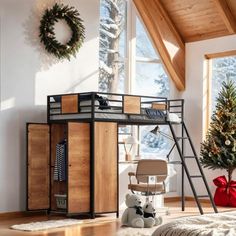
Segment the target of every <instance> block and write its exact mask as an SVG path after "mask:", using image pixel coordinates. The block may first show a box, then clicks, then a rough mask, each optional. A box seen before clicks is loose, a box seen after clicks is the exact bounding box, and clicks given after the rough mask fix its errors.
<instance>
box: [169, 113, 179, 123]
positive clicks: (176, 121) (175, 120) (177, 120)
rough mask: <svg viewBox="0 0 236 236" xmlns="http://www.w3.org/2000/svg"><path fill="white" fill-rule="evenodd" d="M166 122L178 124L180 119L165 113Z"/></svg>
mask: <svg viewBox="0 0 236 236" xmlns="http://www.w3.org/2000/svg"><path fill="white" fill-rule="evenodd" d="M167 121H170V122H174V123H180V122H181V119H180V118H179V116H178V115H177V114H175V113H170V112H167Z"/></svg>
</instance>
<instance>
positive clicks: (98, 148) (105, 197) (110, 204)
mask: <svg viewBox="0 0 236 236" xmlns="http://www.w3.org/2000/svg"><path fill="white" fill-rule="evenodd" d="M94 139H95V140H94V142H95V145H94V148H95V151H94V159H95V195H94V196H95V213H102V212H114V211H117V201H118V200H117V123H112V122H95V136H94Z"/></svg>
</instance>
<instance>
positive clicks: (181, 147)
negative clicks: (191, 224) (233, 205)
mask: <svg viewBox="0 0 236 236" xmlns="http://www.w3.org/2000/svg"><path fill="white" fill-rule="evenodd" d="M168 124H169V127H170V130H171V134H172V136H173V141H174V146H173V147H172V148H171V151H170V152H169V154H168V155H167V157H168V156H169V155H170V153H171V152H172V150H173V149H174V147H175V146H176V148H177V151H178V153H179V156H180V159H181V161H180V164H182V211H184V208H185V198H184V172H185V173H186V176H187V179H188V181H189V184H190V187H191V189H192V192H193V195H194V198H195V201H196V203H197V206H198V209H199V212H200V213H201V214H204V212H203V209H202V205H201V202H200V198H209V199H210V202H211V206H212V208H213V209H214V212H215V213H218V210H217V208H216V205H215V203H214V201H213V197H212V195H211V192H210V189H209V186H208V183H207V180H206V177H205V175H204V172H203V169H202V166H201V164H200V162H199V159H198V157H197V153H196V150H195V148H194V146H193V143H192V140H191V138H190V136H189V133H188V130H187V128H186V125H185V123H184V122H183V121H182V122H181V123H180V124H181V126H182V136H181V137H177V136H176V134H175V130H174V128H173V124H172V123H171V122H168ZM180 140H182V145H180V143H179V141H180ZM185 140H186V141H188V142H189V144H190V148H191V151H192V153H193V155H192V156H185V155H184V141H185ZM185 159H195V161H196V164H197V167H198V170H199V172H200V174H199V175H191V174H190V172H189V170H188V167H187V165H186V162H185ZM173 163H174V162H173ZM197 178H199V179H202V180H203V183H204V185H205V188H206V190H207V195H198V194H197V192H196V189H195V187H194V183H193V179H197Z"/></svg>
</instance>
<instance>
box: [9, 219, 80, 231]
mask: <svg viewBox="0 0 236 236" xmlns="http://www.w3.org/2000/svg"><path fill="white" fill-rule="evenodd" d="M81 223H83V221H82V220H76V219H62V220H47V221H40V222H31V223H27V224H20V225H12V226H11V227H10V228H11V229H16V230H22V231H39V230H47V229H54V228H59V227H65V226H71V225H78V224H81Z"/></svg>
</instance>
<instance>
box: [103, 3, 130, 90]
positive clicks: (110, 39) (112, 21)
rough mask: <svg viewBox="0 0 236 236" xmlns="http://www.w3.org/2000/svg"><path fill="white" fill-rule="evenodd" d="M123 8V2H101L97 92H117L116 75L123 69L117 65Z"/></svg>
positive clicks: (124, 4)
mask: <svg viewBox="0 0 236 236" xmlns="http://www.w3.org/2000/svg"><path fill="white" fill-rule="evenodd" d="M125 8H126V1H125V0H101V19H100V51H99V60H100V67H99V90H100V91H103V92H117V87H118V75H119V72H120V71H121V70H123V69H124V68H123V65H121V64H120V63H119V59H120V55H119V39H120V36H121V33H122V31H123V29H124V24H125V15H124V14H125Z"/></svg>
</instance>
